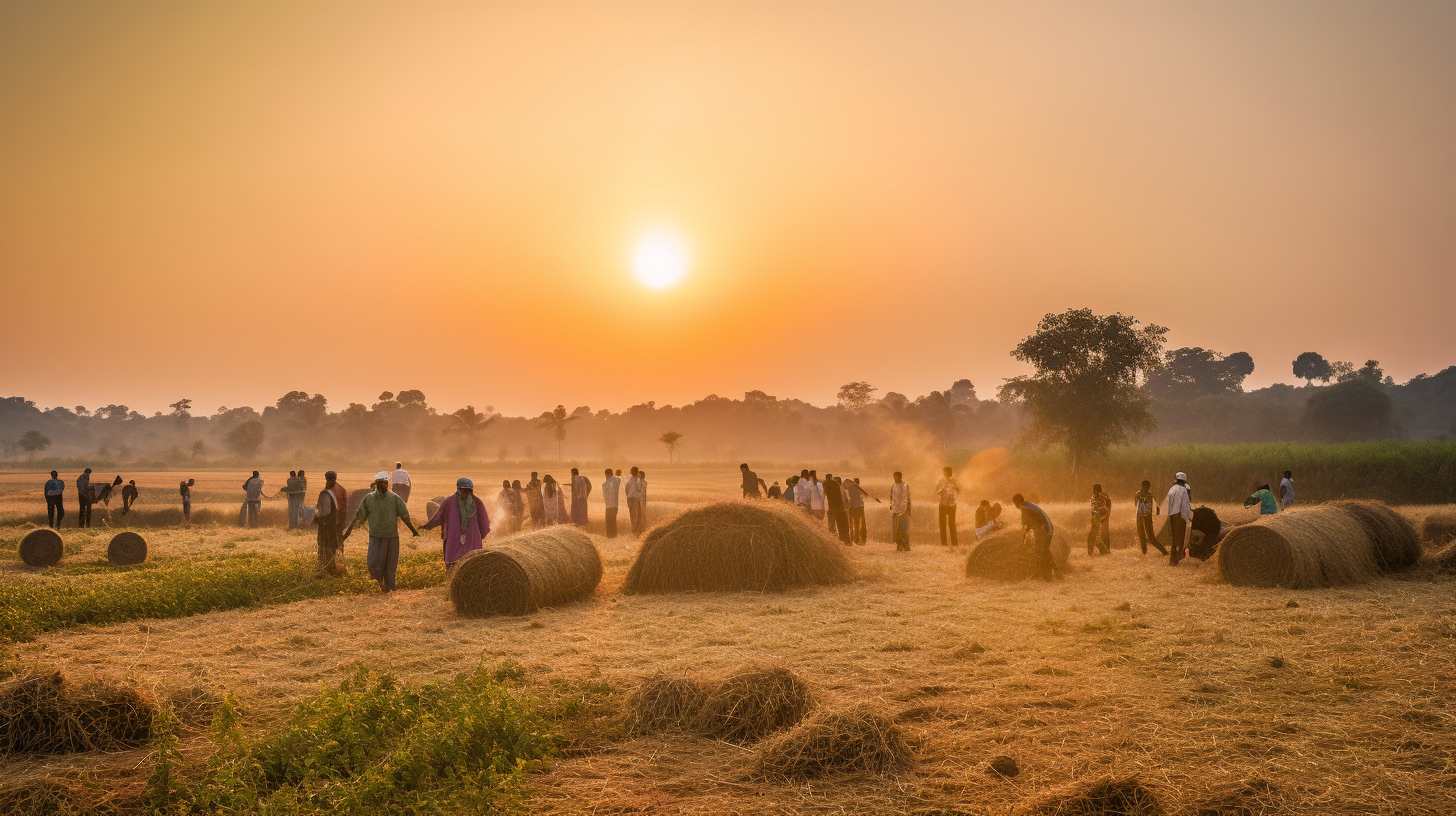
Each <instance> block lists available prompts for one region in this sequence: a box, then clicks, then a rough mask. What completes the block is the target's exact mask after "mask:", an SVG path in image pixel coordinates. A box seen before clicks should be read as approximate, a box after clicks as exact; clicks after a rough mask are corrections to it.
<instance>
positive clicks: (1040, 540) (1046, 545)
mask: <svg viewBox="0 0 1456 816" xmlns="http://www.w3.org/2000/svg"><path fill="white" fill-rule="evenodd" d="M1011 503H1012V504H1014V505H1016V509H1018V510H1020V511H1021V529H1022V532H1023V534H1024V535H1026V536H1027V537H1029V538H1030V539H1031V540H1032V541H1033V545H1034V546H1035V547H1036V555H1037V568H1038V571H1039V572H1040V573H1041V578H1042V580H1044V581H1050V580H1052V579H1053V578H1055V577H1056V564H1055V563H1054V562H1053V561H1052V531H1053V527H1052V520H1051V517H1050V516H1048V515H1047V514H1046V511H1045V510H1043V509H1041V507H1039V506H1037V505H1035V504H1032V503H1031V502H1029V501H1027V500H1026V499H1025V498H1024V497H1023V496H1022V495H1021V494H1020V493H1017V494H1016V495H1015V496H1012V497H1011Z"/></svg>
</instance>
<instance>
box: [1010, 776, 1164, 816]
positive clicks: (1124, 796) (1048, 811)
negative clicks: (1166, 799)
mask: <svg viewBox="0 0 1456 816" xmlns="http://www.w3.org/2000/svg"><path fill="white" fill-rule="evenodd" d="M1020 812H1021V813H1024V814H1027V816H1163V813H1164V811H1163V805H1162V803H1161V802H1159V801H1158V797H1157V796H1155V795H1154V794H1153V792H1152V791H1150V790H1148V789H1147V788H1145V787H1143V784H1142V783H1141V782H1139V781H1138V780H1137V779H1136V778H1127V779H1104V780H1101V781H1098V782H1094V783H1092V784H1090V785H1086V786H1084V787H1078V788H1076V789H1073V790H1071V791H1068V792H1065V793H1060V794H1056V795H1053V796H1050V797H1047V798H1046V799H1043V800H1041V801H1040V802H1037V803H1035V804H1033V805H1032V806H1031V807H1030V808H1029V809H1024V810H1022V811H1020Z"/></svg>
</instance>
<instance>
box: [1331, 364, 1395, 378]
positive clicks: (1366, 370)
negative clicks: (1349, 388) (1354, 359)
mask: <svg viewBox="0 0 1456 816" xmlns="http://www.w3.org/2000/svg"><path fill="white" fill-rule="evenodd" d="M1336 365H1338V366H1340V367H1341V368H1340V375H1339V377H1338V378H1337V379H1338V380H1339V381H1340V382H1350V381H1351V380H1365V381H1367V382H1373V383H1378V382H1380V381H1381V380H1383V379H1384V378H1385V369H1383V368H1381V367H1380V361H1379V360H1366V361H1365V365H1362V366H1360V367H1359V368H1356V367H1355V366H1354V365H1353V364H1352V363H1336Z"/></svg>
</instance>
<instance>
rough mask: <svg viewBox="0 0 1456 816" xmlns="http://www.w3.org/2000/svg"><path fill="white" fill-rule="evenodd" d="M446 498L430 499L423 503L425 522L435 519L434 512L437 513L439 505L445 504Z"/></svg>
mask: <svg viewBox="0 0 1456 816" xmlns="http://www.w3.org/2000/svg"><path fill="white" fill-rule="evenodd" d="M446 498H448V497H447V496H436V497H435V498H433V499H430V500H429V501H427V502H425V520H426V521H429V520H430V519H432V518H434V517H435V513H436V511H438V510H439V509H440V505H442V504H444V503H445V499H446Z"/></svg>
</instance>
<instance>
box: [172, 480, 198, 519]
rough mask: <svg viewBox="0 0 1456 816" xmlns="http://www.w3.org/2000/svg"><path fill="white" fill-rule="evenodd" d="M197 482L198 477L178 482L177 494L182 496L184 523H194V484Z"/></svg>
mask: <svg viewBox="0 0 1456 816" xmlns="http://www.w3.org/2000/svg"><path fill="white" fill-rule="evenodd" d="M195 484H197V480H196V479H188V480H187V481H185V482H178V483H177V494H178V495H179V496H181V497H182V523H183V524H191V523H192V486H193V485H195Z"/></svg>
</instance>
